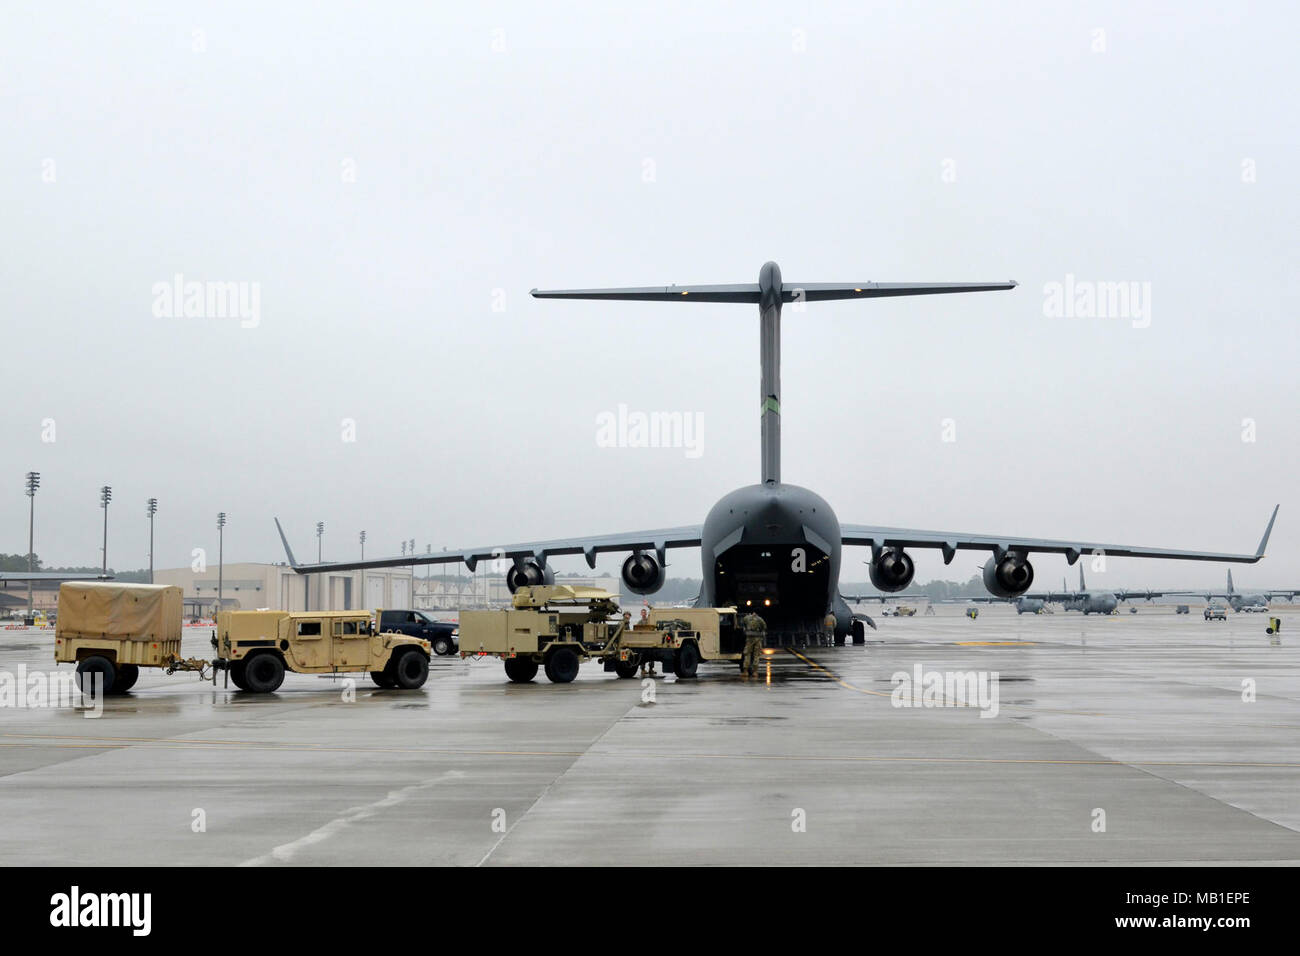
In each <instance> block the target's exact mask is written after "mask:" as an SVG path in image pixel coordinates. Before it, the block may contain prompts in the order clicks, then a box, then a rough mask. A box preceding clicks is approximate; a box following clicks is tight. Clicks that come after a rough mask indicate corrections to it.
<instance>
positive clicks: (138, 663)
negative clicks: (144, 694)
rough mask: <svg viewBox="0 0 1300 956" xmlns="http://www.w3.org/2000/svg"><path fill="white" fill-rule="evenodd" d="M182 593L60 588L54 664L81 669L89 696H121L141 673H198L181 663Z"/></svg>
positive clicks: (148, 587) (139, 587) (96, 584)
mask: <svg viewBox="0 0 1300 956" xmlns="http://www.w3.org/2000/svg"><path fill="white" fill-rule="evenodd" d="M181 610H182V605H181V589H180V588H178V587H173V586H170V585H162V584H158V585H155V584H118V583H116V582H113V581H65V582H63V583H62V584H60V585H59V615H58V622H57V624H56V626H55V630H54V660H55V662H56V663H60V664H73V663H75V664H76V665H77V683H78V685H79V686H80V687H81V689H82V690H83V691H84V692H86V693H91V692H92V691H96V692H99V693H104V694H121V693H125V692H126V691H128V690H130V689H131V687H132V686H134V684H135V682H136V681H137V680H138V679H139V677H140V668H141V667H165V668H168V669H169V671H170V670H172V669H175V670H198V669H199V667H197V666H191V665H196V664H198V663H199V662H194V661H182V660H181Z"/></svg>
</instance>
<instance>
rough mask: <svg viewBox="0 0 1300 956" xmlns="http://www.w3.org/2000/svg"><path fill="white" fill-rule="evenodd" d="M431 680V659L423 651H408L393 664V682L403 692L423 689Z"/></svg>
mask: <svg viewBox="0 0 1300 956" xmlns="http://www.w3.org/2000/svg"><path fill="white" fill-rule="evenodd" d="M428 678H429V658H427V657H425V656H424V653H423V652H421V651H407V652H406V653H405V654H403V655H402V656H401V657H399V658H398V659H397V660H396V661H395V662H394V663H393V680H394V681H396V682H397V686H398V687H400V688H401V689H402V690H415V689H417V688H420V687H423V686H424V682H425V681H426V680H428Z"/></svg>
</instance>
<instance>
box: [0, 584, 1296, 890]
mask: <svg viewBox="0 0 1300 956" xmlns="http://www.w3.org/2000/svg"><path fill="white" fill-rule="evenodd" d="M961 613H962V608H960V607H943V608H941V609H940V610H939V613H938V614H937V615H936V616H933V617H929V616H917V617H915V618H903V619H887V620H881V621H880V622H879V623H880V630H879V631H876V632H871V634H870V639H871V643H869V644H868V645H867V646H866V647H865V648H862V647H845V648H819V649H815V650H809V651H807V652H803V653H800V654H791V653H788V652H784V651H782V652H778V653H775V654H773V655H771V656H770V657H769V658H768V660H767V661H766V664H765V668H764V673H763V675H762V677H761V679H759V680H756V681H745V680H742V679H741V678H740V677H739V676H738V674H737V671H736V668H735V666H734V665H726V666H723V665H716V666H709V665H706V666H704V667H702V668H701V670H700V677H699V678H698V679H697V680H694V681H681V682H679V681H677V680H676V679H675V678H672V677H668V678H663V677H660V678H658V679H657V680H655V681H654V682H653V692H654V693H653V702H651V701H647V700H644V699H643V696H644V695H646V694H647V693H648V691H647V687H646V685H644V684H643V683H642V682H641V681H640V680H618V679H617V678H615V677H614V676H613V675H612V674H605V673H603V672H601V671H600V670H599V668H598V667H597V666H595V665H591V664H588V665H584V667H583V669H582V672H581V674H580V676H579V679H578V680H577V681H576V682H575V683H573V684H570V685H562V686H557V685H552V684H550V683H548V682H547V681H546V680H545V679H544V678H539V679H538V680H537V681H536V682H534V683H532V684H529V685H522V686H521V685H513V684H510V683H508V682H507V681H506V680H505V677H504V674H503V671H502V668H501V665H500V663H499V662H496V661H486V660H484V661H475V662H468V661H461V660H459V659H457V658H435V659H434V662H433V666H432V669H431V674H430V679H429V682H428V683H427V684H426V685H425V687H424V688H423V689H422V690H420V691H417V692H402V691H391V690H390V691H384V690H379V689H378V688H376V687H374V686H373V685H372V684H371V682H370V681H369V679H368V678H360V679H357V680H356V681H355V693H354V694H352V693H349V687H350V686H352V685H349V684H346V683H344V682H343V681H341V680H339V679H334V678H319V677H306V676H298V675H293V674H290V675H289V676H288V677H287V678H286V680H285V683H284V686H283V687H282V688H281V689H280V691H278V692H277V693H276V694H274V695H270V696H266V697H256V696H250V695H247V694H242V693H239V692H236V691H235V690H233V689H229V690H227V689H224V688H221V687H220V686H218V687H216V688H214V687H213V685H212V684H211V683H201V682H200V681H199V680H198V679H197V678H196V677H195V676H194V675H192V674H191V675H186V674H178V675H175V676H172V677H167V676H165V675H164V674H163V673H162V672H161V671H144V672H142V674H141V677H140V681H139V683H138V684H137V685H136V687H135V689H134V690H133V691H132V692H131V693H130V694H128V695H125V696H122V697H116V698H110V699H109V700H108V702H107V704H106V707H105V709H104V713H103V715H102V716H101V717H99V718H97V719H88V718H86V717H85V716H83V713H82V712H81V711H78V710H73V709H69V708H50V707H41V708H27V707H21V708H17V707H4V708H2V709H0V846H3V847H4V855H3V860H4V862H5V863H6V864H9V865H33V864H35V865H40V864H93V863H112V864H195V863H210V864H252V865H275V864H278V863H294V864H346V863H377V864H410V865H427V864H458V865H478V864H485V865H508V864H541V865H565V864H584V863H595V864H613V865H619V864H638V863H646V864H676V863H688V864H727V863H732V864H790V865H801V864H911V863H958V864H962V863H1003V864H1016V863H1097V864H1100V863H1122V864H1124V863H1133V864H1139V863H1166V862H1187V863H1218V862H1224V863H1227V862H1247V863H1251V862H1259V863H1295V862H1296V861H1300V832H1298V831H1300V652H1298V651H1297V648H1298V647H1300V608H1288V607H1286V606H1285V605H1281V606H1279V607H1277V608H1275V610H1274V614H1276V615H1278V616H1280V617H1281V618H1282V620H1283V628H1282V634H1281V638H1280V640H1275V639H1273V638H1270V637H1269V636H1267V635H1266V634H1265V633H1264V629H1265V626H1266V616H1265V615H1246V614H1229V619H1228V621H1226V622H1206V621H1204V620H1202V619H1201V617H1200V615H1199V614H1192V615H1190V616H1177V615H1175V614H1174V613H1173V609H1172V608H1169V607H1157V608H1149V609H1148V608H1144V609H1143V610H1142V611H1141V612H1140V613H1138V614H1136V615H1129V614H1122V615H1119V616H1115V617H1108V618H1104V617H1095V616H1092V617H1088V618H1083V617H1081V616H1079V615H1077V614H1068V615H1067V614H1064V613H1060V612H1058V613H1057V614H1055V615H1051V616H1033V615H1024V616H1023V617H1021V616H1017V615H1016V614H1015V613H1014V612H1012V611H1009V610H1008V609H1006V608H1001V607H997V608H990V609H985V610H982V611H981V613H980V616H979V619H978V620H976V621H971V620H968V619H966V618H965V617H963V616H961ZM208 634H209V632H208V631H206V630H202V629H199V630H190V631H187V638H186V646H185V649H184V650H185V653H186V654H187V655H193V656H203V655H205V654H206V653H207V652H208V647H207V639H208ZM52 657H53V631H52V630H27V631H22V630H5V631H0V675H3V673H4V672H6V671H8V672H10V673H13V672H15V671H17V670H18V668H19V667H20V665H21V666H22V667H25V668H26V671H27V673H28V674H29V675H30V674H32V673H35V672H48V671H49V670H50V669H51V668H52ZM918 665H919V667H920V668H921V672H922V676H923V677H924V676H925V675H926V674H928V673H930V672H937V673H939V674H940V675H944V674H945V673H948V672H977V676H978V673H985V674H989V675H990V677H991V673H992V672H997V674H998V680H997V682H996V688H997V704H998V712H997V716H994V717H982V716H981V709H980V708H979V707H978V706H961V707H956V706H911V707H900V706H895V704H896V700H895V697H896V695H894V693H893V691H894V689H895V682H894V681H892V680H891V678H892V677H893V675H894V674H895V673H897V672H905V673H907V674H908V675H909V676H912V675H914V674H915V668H916V667H917V666H918ZM64 667H65V668H66V667H67V665H64ZM1243 682H1246V683H1245V684H1243ZM1252 682H1253V683H1252ZM987 686H988V687H989V688H991V687H992V686H994V685H993V684H992V683H990V684H989V685H987ZM1244 687H1245V690H1244V689H1243V688H1244ZM1251 687H1253V690H1254V694H1253V699H1243V697H1246V698H1250V697H1251V696H1252V695H1251V694H1250V693H1247V692H1246V691H1247V690H1249V689H1250V688H1251ZM954 689H956V690H958V691H959V690H960V685H957V686H956V687H955V688H954V687H948V688H946V689H945V690H944V692H943V693H941V694H938V695H932V701H931V702H932V703H938V704H951V703H955V702H956V701H954V700H953V699H952V696H951V695H952V692H953V691H954ZM353 697H354V698H355V699H352V698H353ZM920 702H921V703H924V697H922V698H921V701H920ZM1103 824H1104V830H1103V829H1102V825H1103Z"/></svg>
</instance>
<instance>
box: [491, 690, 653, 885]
mask: <svg viewBox="0 0 1300 956" xmlns="http://www.w3.org/2000/svg"><path fill="white" fill-rule="evenodd" d="M638 706H640V705H639V704H633V705H632V706H631V707H629V708H628V709H627V710H626V711H624V712H623V713H622V714H621V715H620V716H619V717H617V718H615V720H614V722H613V723H611V724H610V725H609V726H608V727H606V728H605V729H604V730H603V731H602V732H601V734H600V736H599V737H597V738H596V739H595V740H593V741H592V742H591V743H590V744H588V745H587V749H586V750H584V751H583V752H582V754H581V756H577V757H574V758H573V762H572V763H570V764H569V765H568V766H567V767H565V768H564V771H563V772H562V773H561V774H559V776H557V777H556V778H555V779H554V780H552V781H551V782H550V783H548V784H547V785H546V786H545V787H544V788H543V789H542V792H541V793H539V794H538V795H537V799H536V800H534V801H533V802H532V803H530V804H529V805H528V809H527V810H525V811H524V812H523V813H521V814H519V817H518V818H517V819H516V820H515V822H514V823H512V824H510V826H508V827H506V832H505V833H503V834H501V836H500V837H498V838H497V842H496V843H493V844H492V846H491V847H490V848H489V849H488V851H487V852H486V853H484V854H483V859H481V860H479V861H478V862H477V863H475V864H474V865H475V866H482V865H483V864H484V863H486V862H487V861H488V857H490V856H491V855H492V854H493V853H495V852H496V851H497V847H499V846H500V845H501V844H502V843H504V842H505V839H506V837H508V836H510V834H512V833H514V832H515V827H517V826H519V824H521V823H523V822H524V818H525V817H526V816H528V814H530V813H532V812H533V808H534V807H535V806H537V805H538V804H539V803H541V802H542V801H543V800H545V799H546V795H547V794H548V793H550V792H551V788H553V787H554V786H555V785H556V784H557V783H559V782H560V781H561V780H563V779H564V777H565V775H566V774H568V772H569V771H570V770H572V769H573V768H574V767H576V766H577V765H578V761H579V760H581V759H582V758H583V757H586V756H588V755H590V754H591V753H592V751H594V750H595V749H596V745H597V744H599V743H600V742H601V741H602V740H604V739H605V738H606V737H607V736H609V732H610V731H611V730H613V729H614V728H615V727H617V726H618V725H619V724H620V723H622V722H623V721H624V720H625V719H626V718H627V715H628V714H630V713H632V711H634V710H636V709H637V707H638Z"/></svg>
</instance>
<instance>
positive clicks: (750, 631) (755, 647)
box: [740, 611, 767, 677]
mask: <svg viewBox="0 0 1300 956" xmlns="http://www.w3.org/2000/svg"><path fill="white" fill-rule="evenodd" d="M740 626H741V627H743V628H744V629H745V651H744V653H743V654H741V656H740V672H741V673H742V674H747V675H749V676H750V677H753V676H754V675H756V674H757V673H758V659H759V658H760V657H761V656H762V654H763V639H764V637H766V636H767V622H766V621H764V620H763V619H762V618H761V617H759V616H758V615H757V614H755V613H754V612H753V611H750V612H749V613H748V614H746V615H745V616H744V617H742V618H741V619H740Z"/></svg>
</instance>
